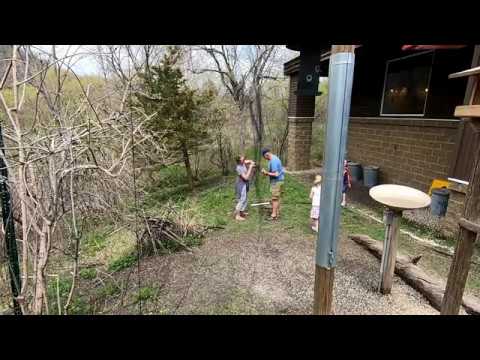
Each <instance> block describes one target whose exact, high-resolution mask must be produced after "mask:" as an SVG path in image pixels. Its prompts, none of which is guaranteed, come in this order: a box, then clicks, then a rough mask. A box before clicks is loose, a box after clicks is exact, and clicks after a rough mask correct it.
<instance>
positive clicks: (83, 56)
mask: <svg viewBox="0 0 480 360" xmlns="http://www.w3.org/2000/svg"><path fill="white" fill-rule="evenodd" d="M35 49H36V50H37V51H46V52H51V51H52V45H36V46H35ZM96 50H97V45H56V46H55V51H56V53H57V56H58V57H63V56H66V55H67V56H71V57H69V58H70V59H71V61H72V62H71V66H72V69H73V70H74V71H75V72H76V73H77V74H78V75H95V74H99V73H100V67H99V66H98V63H97V61H96V59H95V57H94V56H93V55H92V53H93V52H95V51H96ZM295 56H298V52H296V51H291V50H288V49H286V48H285V47H281V56H280V57H281V60H283V61H288V60H290V59H292V58H293V57H295Z"/></svg>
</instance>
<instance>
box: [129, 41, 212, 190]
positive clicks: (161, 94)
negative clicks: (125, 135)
mask: <svg viewBox="0 0 480 360" xmlns="http://www.w3.org/2000/svg"><path fill="white" fill-rule="evenodd" d="M180 56H181V53H180V50H179V48H178V47H171V48H169V49H168V51H167V53H166V54H165V56H164V58H163V60H162V61H161V63H160V64H159V65H158V66H151V67H150V68H148V69H147V70H146V71H145V72H144V73H143V74H142V75H141V79H142V80H143V88H144V93H143V94H139V95H138V100H139V102H140V104H141V106H142V107H143V109H144V111H145V112H146V113H147V114H149V115H153V116H152V117H151V118H150V120H149V123H148V126H149V127H150V128H151V130H153V132H154V133H157V134H162V135H161V136H162V140H163V141H166V143H167V146H168V147H169V149H170V150H171V151H178V152H179V154H181V156H182V158H183V162H184V164H185V169H186V172H187V178H188V183H189V185H190V187H191V188H193V187H194V176H193V172H192V167H191V163H190V152H191V151H194V150H195V149H196V148H197V147H198V146H199V145H202V144H205V143H207V142H208V141H209V138H210V134H209V122H210V117H209V116H208V111H207V110H208V107H209V105H210V104H211V103H212V101H213V97H214V92H213V91H212V89H211V88H207V89H206V90H205V91H202V92H200V91H197V90H195V89H191V88H190V87H189V86H188V84H187V82H186V80H185V78H184V76H183V73H182V71H181V70H180V68H179V67H178V62H179V60H180Z"/></svg>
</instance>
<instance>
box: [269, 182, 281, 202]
mask: <svg viewBox="0 0 480 360" xmlns="http://www.w3.org/2000/svg"><path fill="white" fill-rule="evenodd" d="M282 190H283V181H277V182H276V183H273V184H271V185H270V192H271V193H272V200H280V196H281V195H282Z"/></svg>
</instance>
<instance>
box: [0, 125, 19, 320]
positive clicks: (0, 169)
mask: <svg viewBox="0 0 480 360" xmlns="http://www.w3.org/2000/svg"><path fill="white" fill-rule="evenodd" d="M0 149H1V151H2V154H3V156H5V147H4V144H3V132H2V126H1V124H0ZM7 182H8V169H7V165H6V164H5V161H4V160H3V157H2V156H0V196H1V201H2V217H3V228H4V233H5V244H6V249H7V253H8V270H9V271H8V272H9V274H10V286H11V288H12V297H13V310H14V313H15V315H22V310H21V307H20V304H19V303H18V301H17V297H18V295H19V294H20V289H21V287H22V283H21V278H20V265H19V263H18V251H17V240H16V238H15V225H14V220H13V209H12V200H11V196H10V190H9V188H8V183H7Z"/></svg>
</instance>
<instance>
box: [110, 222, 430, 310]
mask: <svg viewBox="0 0 480 360" xmlns="http://www.w3.org/2000/svg"><path fill="white" fill-rule="evenodd" d="M314 244H315V237H314V235H313V234H312V235H308V236H305V235H301V236H292V235H291V234H287V233H285V232H283V233H279V234H262V233H259V234H253V236H252V234H249V236H247V235H243V236H242V235H237V234H235V235H230V234H228V233H225V232H218V233H215V234H213V235H211V236H210V237H209V238H207V239H206V241H205V243H204V245H202V246H201V247H199V248H196V249H194V250H193V252H191V253H188V252H182V253H176V254H172V255H168V256H163V257H152V258H149V259H145V260H144V261H142V268H141V275H142V276H141V278H142V283H143V284H142V286H145V285H147V282H148V285H149V286H156V287H157V288H158V293H157V296H156V297H155V299H154V300H148V301H146V302H145V303H144V304H143V309H142V313H144V314H149V313H150V314H159V313H160V314H299V315H300V314H311V309H312V299H313V282H314V254H315V246H314ZM131 276H132V279H136V277H137V276H136V274H132V275H131ZM378 278H379V261H378V260H377V259H376V258H374V257H373V256H372V255H370V254H369V253H368V252H367V251H365V250H364V249H363V248H361V247H360V246H358V245H357V244H355V243H354V242H353V241H351V240H348V239H346V238H342V240H341V242H340V244H339V252H338V262H337V268H336V273H335V286H334V311H335V314H338V315H343V314H345V315H346V314H348V315H366V314H369V315H372V314H375V315H377V314H378V315H384V314H385V315H386V314H428V315H431V314H438V311H436V310H435V309H434V308H432V307H431V306H430V305H429V304H428V302H427V301H426V300H425V299H424V298H423V297H422V296H421V295H420V294H419V293H417V292H416V291H415V290H413V289H412V288H411V287H410V286H408V285H406V284H405V283H404V282H403V281H402V280H401V279H400V278H398V277H397V276H395V280H394V285H393V290H392V294H391V295H388V296H383V295H380V294H379V293H378V292H377V291H376V286H377V283H378ZM147 279H148V280H147ZM132 286H136V284H133V283H132ZM132 290H133V292H134V289H132ZM136 311H138V304H137V305H131V306H129V307H124V308H122V309H119V310H117V311H116V313H130V314H131V313H135V312H136Z"/></svg>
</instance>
